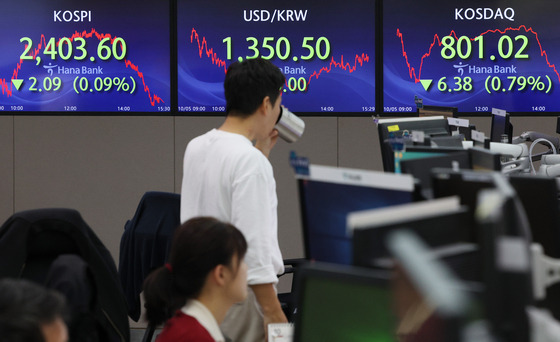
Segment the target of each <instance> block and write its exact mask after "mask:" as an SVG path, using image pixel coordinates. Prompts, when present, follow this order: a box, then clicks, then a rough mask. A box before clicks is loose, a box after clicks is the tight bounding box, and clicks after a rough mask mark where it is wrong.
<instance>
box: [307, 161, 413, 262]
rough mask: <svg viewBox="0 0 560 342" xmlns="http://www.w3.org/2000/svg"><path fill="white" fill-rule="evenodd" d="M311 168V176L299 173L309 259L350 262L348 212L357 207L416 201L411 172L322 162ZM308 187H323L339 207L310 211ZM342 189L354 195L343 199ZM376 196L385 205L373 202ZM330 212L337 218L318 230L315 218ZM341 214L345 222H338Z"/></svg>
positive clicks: (350, 241)
mask: <svg viewBox="0 0 560 342" xmlns="http://www.w3.org/2000/svg"><path fill="white" fill-rule="evenodd" d="M309 169H310V175H309V176H303V175H298V176H297V183H298V195H299V204H300V212H301V219H302V231H303V241H304V253H305V258H306V259H307V260H314V261H322V262H332V263H341V264H348V265H350V264H351V263H352V254H351V248H352V240H351V237H349V236H348V235H347V230H346V215H347V214H348V213H350V212H353V211H357V210H366V209H372V208H376V207H384V206H386V205H388V204H387V203H390V205H393V204H401V203H410V202H413V201H414V200H415V186H414V179H413V178H412V176H410V175H395V174H389V173H383V172H377V171H369V170H360V169H349V168H337V167H330V166H320V165H310V168H309ZM309 186H314V187H315V189H316V188H317V187H322V189H321V190H320V191H326V192H327V193H326V194H323V197H322V198H323V199H329V198H331V199H333V202H332V203H331V202H329V203H330V204H332V205H335V206H336V207H330V208H325V209H324V210H321V212H320V213H317V212H315V213H314V214H310V213H309V212H310V211H311V210H313V209H312V208H311V207H310V206H308V202H309V201H311V199H310V198H308V195H309V194H308V187H309ZM343 191H350V192H352V193H351V195H352V196H350V195H349V196H346V199H345V200H340V199H341V198H344V197H343V195H344V193H343ZM373 196H376V197H373ZM377 199H379V201H380V202H381V204H382V205H379V204H376V203H374V202H375V201H376V200H377ZM335 200H336V203H335V202H334V201H335ZM335 209H336V210H335ZM331 214H332V215H335V216H336V217H334V218H335V219H336V220H335V219H330V220H329V221H328V224H325V225H324V226H321V227H320V229H321V232H320V233H318V229H319V227H318V225H317V224H314V223H317V222H316V220H318V219H321V218H324V217H326V216H327V215H331ZM341 214H344V217H343V220H342V222H336V221H339V220H340V215H341ZM338 223H340V224H338ZM336 224H338V225H336ZM335 225H336V226H335ZM326 233H328V234H326ZM327 244H330V249H328V248H327V247H325V246H327ZM327 251H328V252H327Z"/></svg>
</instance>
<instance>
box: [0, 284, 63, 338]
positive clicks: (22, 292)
mask: <svg viewBox="0 0 560 342" xmlns="http://www.w3.org/2000/svg"><path fill="white" fill-rule="evenodd" d="M65 310H66V302H65V299H64V297H63V296H62V295H61V294H59V293H58V292H55V291H53V290H49V289H47V288H44V287H42V286H40V285H38V284H35V283H32V282H30V281H27V280H22V279H18V280H16V279H1V280H0V339H1V340H2V341H3V342H44V337H43V332H42V330H41V327H42V326H43V325H46V324H50V323H53V322H54V321H55V320H56V319H57V318H64V316H65V314H66V311H65Z"/></svg>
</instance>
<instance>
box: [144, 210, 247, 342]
mask: <svg viewBox="0 0 560 342" xmlns="http://www.w3.org/2000/svg"><path fill="white" fill-rule="evenodd" d="M246 251H247V242H246V241H245V238H244V237H243V234H242V233H241V232H240V231H239V230H237V228H235V227H234V226H233V225H231V224H228V223H224V222H221V221H219V220H216V219H214V218H211V217H197V218H193V219H190V220H188V221H187V222H185V223H183V224H182V225H181V226H180V227H179V228H177V230H176V231H175V234H174V236H173V242H172V245H171V252H170V254H169V261H168V263H166V264H165V265H164V266H162V267H160V268H158V269H156V270H154V271H153V272H152V273H150V275H149V276H148V277H147V278H146V280H145V281H144V298H145V302H146V304H145V307H146V318H147V319H148V321H149V322H150V323H151V324H155V325H158V324H161V323H163V322H165V321H167V322H166V324H165V326H164V328H163V330H162V332H161V334H160V335H159V337H158V342H168V341H181V342H189V341H196V342H206V341H209V342H214V341H225V338H224V336H223V334H222V332H221V330H220V328H219V324H220V323H221V322H222V321H223V319H224V317H225V315H226V312H227V311H228V309H229V308H230V307H231V306H232V305H233V304H234V303H236V302H240V301H242V300H244V299H245V297H246V296H247V265H246V264H245V262H244V261H243V258H244V256H245V252H246Z"/></svg>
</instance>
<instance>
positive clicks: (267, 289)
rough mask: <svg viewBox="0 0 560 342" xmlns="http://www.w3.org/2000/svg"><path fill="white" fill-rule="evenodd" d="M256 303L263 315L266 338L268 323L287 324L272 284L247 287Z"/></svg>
mask: <svg viewBox="0 0 560 342" xmlns="http://www.w3.org/2000/svg"><path fill="white" fill-rule="evenodd" d="M249 286H250V287H251V289H252V290H253V292H254V293H255V297H256V298H257V302H259V305H260V306H261V309H262V312H263V315H264V332H265V336H268V324H270V323H287V322H288V319H287V318H286V315H284V311H282V306H281V305H280V301H279V300H278V296H277V295H276V290H275V289H274V286H273V285H272V284H257V285H249Z"/></svg>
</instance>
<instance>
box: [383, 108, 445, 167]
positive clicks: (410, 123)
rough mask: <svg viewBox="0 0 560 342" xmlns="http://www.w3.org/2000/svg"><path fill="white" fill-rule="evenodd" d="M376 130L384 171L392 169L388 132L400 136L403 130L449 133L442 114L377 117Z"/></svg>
mask: <svg viewBox="0 0 560 342" xmlns="http://www.w3.org/2000/svg"><path fill="white" fill-rule="evenodd" d="M377 130H378V135H379V144H380V146H381V157H382V160H383V169H384V170H385V171H394V158H393V149H392V147H391V144H390V142H389V133H393V135H395V136H396V137H401V136H402V135H403V133H404V132H405V131H408V132H409V133H411V132H412V131H422V132H424V134H425V136H426V137H435V136H449V135H451V133H450V131H449V123H448V122H447V118H445V117H443V116H432V117H424V118H390V119H379V120H378V121H377Z"/></svg>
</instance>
